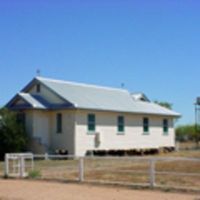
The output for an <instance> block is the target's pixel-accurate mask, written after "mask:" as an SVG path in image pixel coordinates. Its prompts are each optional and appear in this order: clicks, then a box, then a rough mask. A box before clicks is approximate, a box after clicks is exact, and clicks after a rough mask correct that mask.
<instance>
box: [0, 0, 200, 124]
mask: <svg viewBox="0 0 200 200" xmlns="http://www.w3.org/2000/svg"><path fill="white" fill-rule="evenodd" d="M199 10H200V1H197V0H196V1H194V0H162V1H160V0H157V1H154V0H151V1H149V0H142V1H141V0H137V1H136V0H100V1H95V0H91V1H90V0H84V1H83V0H79V1H78V0H71V1H68V0H48V1H47V0H34V1H33V0H29V1H27V0H24V1H23V0H6V1H5V0H0V75H1V76H0V94H1V95H0V105H4V104H5V103H6V102H7V101H8V100H9V99H10V98H11V97H12V96H14V94H16V93H17V92H18V91H19V90H20V89H22V88H23V87H24V86H25V85H26V84H27V83H28V82H29V81H30V80H31V79H32V78H33V77H34V76H35V75H36V70H37V69H38V68H39V69H40V70H41V75H42V76H44V77H50V78H55V79H64V80H69V81H76V82H84V83H90V84H98V85H103V86H111V87H120V86H121V83H124V84H125V88H126V89H128V90H129V91H131V92H138V91H142V92H144V93H145V94H146V95H147V96H148V97H149V98H150V99H151V100H159V101H168V102H171V103H172V104H173V109H174V110H176V111H177V112H180V113H181V114H182V115H183V116H182V118H181V119H180V120H179V124H183V123H193V122H194V105H193V104H194V101H195V98H196V97H197V96H198V95H200V92H199V84H198V83H199V77H200V12H199Z"/></svg>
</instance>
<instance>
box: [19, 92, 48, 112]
mask: <svg viewBox="0 0 200 200" xmlns="http://www.w3.org/2000/svg"><path fill="white" fill-rule="evenodd" d="M18 95H19V96H20V97H22V99H24V100H25V101H26V102H27V103H29V104H30V105H31V106H32V107H33V108H38V109H46V108H47V106H45V105H44V104H42V101H41V100H37V97H36V96H34V95H31V94H28V93H19V94H18Z"/></svg>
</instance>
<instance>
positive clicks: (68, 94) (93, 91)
mask: <svg viewBox="0 0 200 200" xmlns="http://www.w3.org/2000/svg"><path fill="white" fill-rule="evenodd" d="M36 80H38V81H39V82H41V83H42V84H44V85H45V86H46V87H48V88H50V89H51V90H52V91H53V92H54V93H56V94H58V95H59V96H60V97H62V98H63V99H65V100H66V101H68V102H70V103H72V104H73V105H74V107H76V108H79V109H92V110H103V111H117V112H129V113H142V114H156V115H166V116H175V117H179V116H180V114H179V113H177V112H174V111H172V110H169V109H167V108H164V107H161V106H159V105H157V104H155V103H152V102H143V101H135V100H134V99H133V98H132V96H131V94H130V93H129V92H128V91H127V90H124V89H115V88H108V87H100V86H94V85H88V84H79V83H73V82H67V81H60V80H54V79H47V78H42V77H36Z"/></svg>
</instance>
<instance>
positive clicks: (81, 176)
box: [79, 157, 84, 182]
mask: <svg viewBox="0 0 200 200" xmlns="http://www.w3.org/2000/svg"><path fill="white" fill-rule="evenodd" d="M79 181H80V182H83V181H84V158H83V157H80V158H79Z"/></svg>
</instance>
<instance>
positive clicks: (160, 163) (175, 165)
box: [29, 154, 200, 191]
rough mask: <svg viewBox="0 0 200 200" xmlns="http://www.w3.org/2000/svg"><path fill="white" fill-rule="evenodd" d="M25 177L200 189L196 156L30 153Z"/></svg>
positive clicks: (199, 169) (199, 160)
mask: <svg viewBox="0 0 200 200" xmlns="http://www.w3.org/2000/svg"><path fill="white" fill-rule="evenodd" d="M33 175H34V177H32V176H33ZM29 176H30V178H31V177H32V178H37V179H45V180H61V181H76V182H87V183H106V184H120V185H126V186H145V187H151V188H154V187H163V188H175V189H187V190H190V189H191V190H198V191H200V159H199V158H178V157H174V158H169V157H94V156H91V157H74V156H59V155H48V154H45V155H34V168H33V171H32V172H29Z"/></svg>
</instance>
